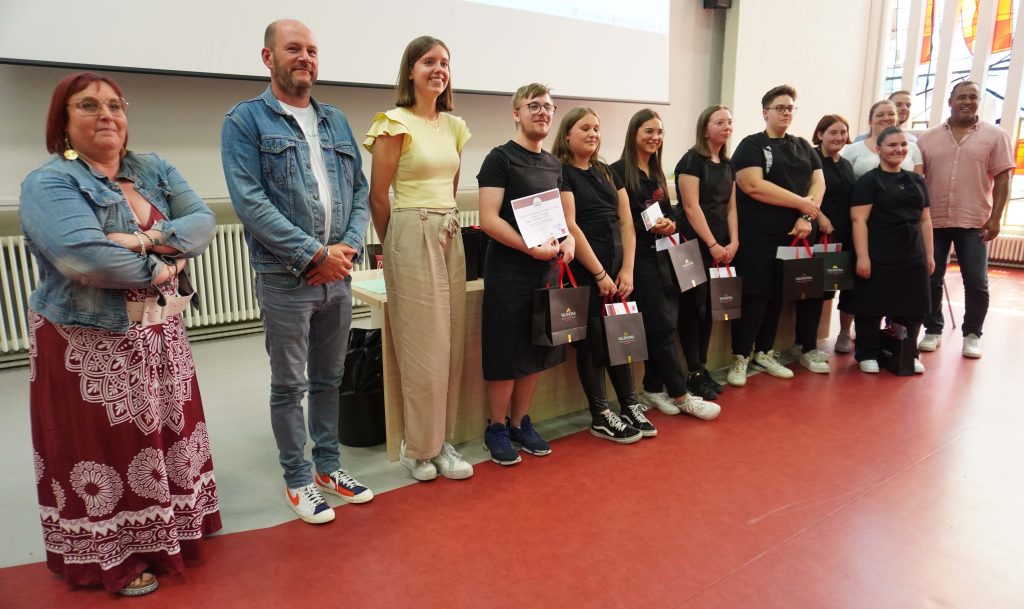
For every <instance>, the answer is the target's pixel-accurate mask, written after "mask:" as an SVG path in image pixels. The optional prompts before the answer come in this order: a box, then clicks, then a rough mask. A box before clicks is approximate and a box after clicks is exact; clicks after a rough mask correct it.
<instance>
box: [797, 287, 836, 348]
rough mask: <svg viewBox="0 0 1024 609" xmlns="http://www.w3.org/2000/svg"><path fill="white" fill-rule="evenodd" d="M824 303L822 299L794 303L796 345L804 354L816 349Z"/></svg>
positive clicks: (809, 299)
mask: <svg viewBox="0 0 1024 609" xmlns="http://www.w3.org/2000/svg"><path fill="white" fill-rule="evenodd" d="M824 302H825V300H824V299H823V298H808V299H806V300H798V301H796V332H795V334H796V344H798V345H800V348H801V349H802V350H803V352H804V353H807V352H808V351H813V350H814V349H817V348H818V326H819V325H821V311H822V305H823V303H824ZM829 302H831V301H829Z"/></svg>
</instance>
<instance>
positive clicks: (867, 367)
mask: <svg viewBox="0 0 1024 609" xmlns="http://www.w3.org/2000/svg"><path fill="white" fill-rule="evenodd" d="M857 365H858V366H860V371H861V372H867V373H868V374H878V372H879V368H878V360H877V359H866V360H862V361H861V362H860V363H859V364H857Z"/></svg>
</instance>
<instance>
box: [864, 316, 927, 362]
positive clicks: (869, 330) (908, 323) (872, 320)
mask: <svg viewBox="0 0 1024 609" xmlns="http://www.w3.org/2000/svg"><path fill="white" fill-rule="evenodd" d="M888 319H889V321H890V322H892V323H897V324H900V325H901V326H904V327H906V329H907V335H908V336H913V337H916V336H917V335H918V333H919V332H920V331H921V317H920V316H919V315H918V316H913V317H912V316H904V315H892V316H890V317H888ZM853 323H854V324H855V327H856V328H857V343H856V353H855V357H856V358H857V361H858V362H862V361H864V360H867V359H873V360H877V359H878V356H879V354H880V353H881V344H882V329H881V326H882V316H881V315H857V316H856V317H854V318H853ZM914 343H915V345H916V343H917V341H916V339H915V341H914ZM914 349H915V350H916V349H917V347H916V346H915V347H914ZM914 357H917V354H916V353H915V354H914Z"/></svg>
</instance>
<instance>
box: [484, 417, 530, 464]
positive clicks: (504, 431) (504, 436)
mask: <svg viewBox="0 0 1024 609" xmlns="http://www.w3.org/2000/svg"><path fill="white" fill-rule="evenodd" d="M488 422H490V421H488ZM484 449H486V450H487V452H489V453H490V454H491V461H494V462H495V463H497V464H498V465H515V464H516V463H519V462H520V461H522V460H523V458H522V457H520V456H519V453H518V452H516V449H514V448H512V441H511V440H509V437H508V428H507V427H505V426H504V425H502V424H501V423H493V424H491V425H488V426H487V429H485V430H484Z"/></svg>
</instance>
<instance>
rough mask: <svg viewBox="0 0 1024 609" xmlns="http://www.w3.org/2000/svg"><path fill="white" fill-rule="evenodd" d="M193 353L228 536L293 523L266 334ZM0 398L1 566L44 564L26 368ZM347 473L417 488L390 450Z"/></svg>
mask: <svg viewBox="0 0 1024 609" xmlns="http://www.w3.org/2000/svg"><path fill="white" fill-rule="evenodd" d="M193 353H194V355H195V361H196V369H197V371H198V373H199V385H200V388H201V391H202V395H203V404H204V407H205V410H206V421H207V424H208V426H209V430H210V442H211V444H212V448H213V462H214V471H215V473H216V476H217V487H218V492H219V497H220V502H221V516H222V519H223V521H224V530H223V532H222V533H231V532H236V531H245V530H251V529H258V528H264V527H269V526H273V525H276V524H280V523H282V522H286V521H289V520H292V519H293V518H294V517H295V515H294V514H293V513H292V511H291V510H290V509H288V507H287V506H286V505H285V503H284V495H283V492H282V486H283V480H282V479H281V470H280V466H279V465H278V463H277V451H276V449H275V447H274V438H273V435H272V434H271V431H270V421H269V416H268V414H267V394H268V390H269V379H270V367H269V365H268V363H267V356H266V352H265V351H264V349H263V335H262V334H255V335H249V336H243V337H237V338H227V339H220V340H211V341H205V342H199V343H195V344H194V345H193ZM0 395H2V396H4V397H3V400H2V403H3V405H2V406H0V468H2V471H3V472H4V474H3V478H2V480H0V514H2V515H3V518H2V520H0V539H3V543H0V567H6V566H12V565H18V564H24V563H29V562H38V561H42V560H45V556H44V553H43V544H42V535H41V529H40V526H39V510H38V504H37V502H36V488H35V480H34V477H33V471H34V470H33V467H32V441H31V433H30V431H29V413H28V368H27V367H23V368H16V369H11V370H2V371H0ZM580 407H581V408H583V407H584V405H583V404H580ZM588 425H589V416H587V414H586V411H585V410H582V411H579V412H578V413H576V414H573V415H569V416H566V417H561V418H560V419H556V420H553V421H547V422H545V423H543V424H540V425H538V428H539V429H540V430H541V431H542V433H544V434H545V436H546V437H549V438H556V437H560V436H563V435H566V434H569V433H573V432H576V431H579V430H581V429H585V428H586V427H587V426H588ZM459 448H460V449H461V450H462V452H463V454H464V455H465V456H466V458H467V459H468V460H469V461H470V462H472V463H479V462H481V461H483V460H484V459H485V458H486V456H485V453H484V451H483V449H482V447H481V446H480V444H479V443H478V442H473V443H471V444H469V445H466V446H462V447H459ZM342 467H344V468H346V469H348V470H349V472H350V473H351V474H352V475H354V476H355V477H357V478H358V479H359V480H360V482H362V483H364V484H366V485H367V486H369V487H370V488H371V489H373V491H374V493H375V494H377V493H382V492H386V491H390V490H392V489H395V488H399V487H402V486H405V485H407V484H412V483H414V481H413V479H412V478H411V477H410V476H409V475H408V472H407V471H406V470H405V468H403V467H402V466H401V465H399V464H398V463H391V462H389V461H388V460H387V457H386V456H385V450H384V445H380V446H376V447H373V448H348V447H344V446H343V447H342ZM332 503H335V502H334V501H333V500H332Z"/></svg>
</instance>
